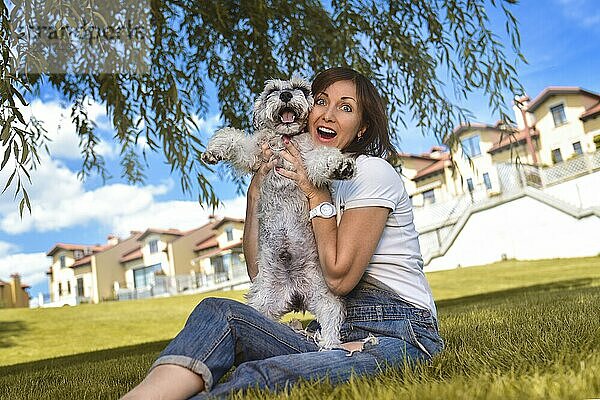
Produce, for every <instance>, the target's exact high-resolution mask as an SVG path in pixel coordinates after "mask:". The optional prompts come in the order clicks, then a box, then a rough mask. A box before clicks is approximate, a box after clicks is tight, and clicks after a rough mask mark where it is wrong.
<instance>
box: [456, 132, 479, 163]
mask: <svg viewBox="0 0 600 400" xmlns="http://www.w3.org/2000/svg"><path fill="white" fill-rule="evenodd" d="M461 144H462V151H463V153H464V154H465V156H467V157H469V158H472V157H476V156H478V155H480V154H481V147H479V136H478V135H477V136H471V137H470V138H466V139H463V140H462V141H461Z"/></svg>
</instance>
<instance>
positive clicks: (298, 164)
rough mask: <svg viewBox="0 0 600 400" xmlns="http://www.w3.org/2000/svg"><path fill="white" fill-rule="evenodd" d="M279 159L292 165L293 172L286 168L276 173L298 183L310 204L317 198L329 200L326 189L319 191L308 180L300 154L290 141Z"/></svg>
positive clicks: (286, 143) (278, 169) (286, 142)
mask: <svg viewBox="0 0 600 400" xmlns="http://www.w3.org/2000/svg"><path fill="white" fill-rule="evenodd" d="M279 157H281V158H283V159H285V160H286V161H288V162H289V163H290V164H292V166H293V170H292V171H290V170H287V169H285V168H275V171H277V173H278V174H280V175H282V176H285V177H286V178H289V179H291V180H293V181H294V182H296V185H297V186H298V188H299V189H300V190H301V191H302V192H303V193H304V194H305V195H306V197H307V198H308V200H309V202H311V200H313V199H316V198H323V197H325V198H329V191H328V190H327V189H326V188H323V189H319V188H318V187H316V186H315V185H313V184H312V182H311V181H310V180H309V179H308V175H307V173H306V169H305V168H304V164H303V163H302V157H301V156H300V152H299V151H298V149H297V148H296V147H295V146H294V145H293V144H292V143H291V142H290V141H289V140H286V141H285V150H284V151H282V152H281V153H279Z"/></svg>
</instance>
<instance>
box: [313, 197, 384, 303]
mask: <svg viewBox="0 0 600 400" xmlns="http://www.w3.org/2000/svg"><path fill="white" fill-rule="evenodd" d="M323 201H329V202H330V201H331V197H330V196H329V193H327V195H326V196H325V195H324V193H322V194H321V195H318V196H315V197H311V198H309V199H308V202H309V204H310V208H311V209H312V208H314V207H316V206H317V205H319V204H321V203H322V202H323ZM389 212H390V210H389V209H388V208H384V207H361V208H354V209H350V210H346V211H344V215H343V216H342V218H341V220H340V225H339V226H338V225H337V224H336V220H335V218H320V217H315V218H313V219H312V227H313V232H314V234H315V240H316V242H317V250H318V253H319V260H320V262H321V268H322V270H323V275H324V276H325V281H326V282H327V286H328V287H329V289H330V290H331V291H332V292H333V293H335V294H337V295H340V296H341V295H345V294H347V293H348V292H350V291H351V290H352V289H354V287H355V286H356V284H357V283H358V281H360V278H361V277H362V276H363V273H364V272H365V269H366V268H367V265H369V261H370V260H371V257H372V256H373V253H374V252H375V249H376V248H377V244H378V243H379V239H380V238H381V234H382V233H383V229H384V227H385V222H386V220H387V218H388V214H389Z"/></svg>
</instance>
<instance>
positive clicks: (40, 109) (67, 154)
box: [21, 99, 117, 159]
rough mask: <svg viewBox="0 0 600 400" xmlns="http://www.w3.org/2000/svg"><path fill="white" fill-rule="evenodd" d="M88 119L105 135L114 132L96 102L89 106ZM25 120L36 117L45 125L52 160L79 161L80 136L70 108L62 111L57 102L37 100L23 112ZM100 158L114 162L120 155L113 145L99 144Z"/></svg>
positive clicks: (90, 103) (88, 104) (62, 108)
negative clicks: (106, 132)
mask: <svg viewBox="0 0 600 400" xmlns="http://www.w3.org/2000/svg"><path fill="white" fill-rule="evenodd" d="M86 109H87V113H88V117H89V119H90V120H91V121H94V122H95V123H96V125H97V128H98V129H100V130H103V131H110V132H112V131H113V128H112V125H111V123H110V121H109V119H108V116H107V115H106V110H105V109H104V107H103V106H102V105H101V104H99V103H97V102H95V101H89V102H87V103H86ZM21 112H22V113H23V116H24V117H25V120H26V121H27V120H29V117H30V116H34V117H36V118H37V119H38V120H40V121H42V126H43V127H44V129H46V131H47V133H46V136H48V138H49V139H50V141H49V142H48V149H49V150H50V154H51V155H52V157H55V158H56V157H57V158H64V159H80V158H81V150H80V148H79V136H78V135H77V133H76V128H75V124H74V123H73V122H72V120H71V108H70V106H67V107H63V104H60V103H59V102H58V101H56V100H52V101H46V102H44V101H42V100H40V99H35V100H33V101H32V102H31V104H30V105H29V107H25V108H24V109H22V110H21ZM98 154H101V155H102V156H104V157H107V158H112V157H114V156H115V155H116V154H117V152H116V151H115V147H114V146H113V145H112V144H111V143H107V142H105V141H100V143H99V144H98Z"/></svg>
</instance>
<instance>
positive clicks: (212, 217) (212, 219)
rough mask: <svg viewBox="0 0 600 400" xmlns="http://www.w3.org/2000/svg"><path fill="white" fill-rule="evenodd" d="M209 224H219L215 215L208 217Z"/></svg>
mask: <svg viewBox="0 0 600 400" xmlns="http://www.w3.org/2000/svg"><path fill="white" fill-rule="evenodd" d="M208 222H210V223H211V224H214V223H215V222H217V216H216V215H215V214H210V215H209V216H208Z"/></svg>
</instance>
